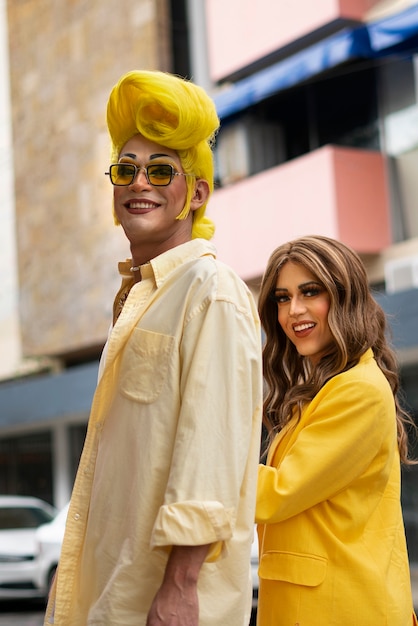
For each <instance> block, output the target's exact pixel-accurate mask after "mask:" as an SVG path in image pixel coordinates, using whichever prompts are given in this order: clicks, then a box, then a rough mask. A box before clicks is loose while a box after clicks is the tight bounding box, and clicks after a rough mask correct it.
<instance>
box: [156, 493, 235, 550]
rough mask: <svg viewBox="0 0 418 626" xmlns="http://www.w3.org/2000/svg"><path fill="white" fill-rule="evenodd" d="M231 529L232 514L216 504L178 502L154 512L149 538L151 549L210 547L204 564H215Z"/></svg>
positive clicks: (230, 535) (233, 517) (232, 523)
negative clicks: (153, 522) (209, 545)
mask: <svg viewBox="0 0 418 626" xmlns="http://www.w3.org/2000/svg"><path fill="white" fill-rule="evenodd" d="M234 526H235V510H234V509H226V508H225V507H224V506H223V504H221V503H220V502H216V501H213V502H212V501H210V502H208V501H206V502H201V501H197V500H196V501H195V500H189V501H186V502H178V503H174V504H169V505H164V506H162V507H161V508H160V510H159V512H158V516H157V519H156V521H155V524H154V529H153V532H152V535H151V548H153V549H157V548H165V549H166V548H169V547H171V546H203V545H207V544H211V548H210V550H209V553H208V555H207V557H206V561H207V562H210V561H216V560H217V559H218V558H220V557H221V556H222V555H223V553H224V551H225V542H226V541H227V540H228V539H231V537H232V533H233V530H234Z"/></svg>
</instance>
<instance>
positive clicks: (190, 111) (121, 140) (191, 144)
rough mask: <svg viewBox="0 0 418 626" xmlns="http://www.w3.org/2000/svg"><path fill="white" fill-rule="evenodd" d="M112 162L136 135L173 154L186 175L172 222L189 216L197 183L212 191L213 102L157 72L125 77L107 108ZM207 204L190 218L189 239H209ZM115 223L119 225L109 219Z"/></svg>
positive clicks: (215, 124) (211, 229) (215, 123)
mask: <svg viewBox="0 0 418 626" xmlns="http://www.w3.org/2000/svg"><path fill="white" fill-rule="evenodd" d="M107 125H108V129H109V134H110V139H111V143H112V146H111V150H112V153H111V159H112V163H116V162H117V160H118V158H119V154H120V151H121V149H122V148H123V146H124V145H125V143H126V142H127V141H128V140H129V139H131V138H132V137H134V136H135V135H137V134H138V133H140V134H141V135H143V136H144V137H146V138H147V139H149V140H150V141H154V142H155V143H158V144H160V145H162V146H165V147H166V148H171V149H172V150H175V151H176V152H177V154H178V155H179V158H180V161H181V164H182V168H183V170H184V172H185V173H186V174H193V176H187V177H186V183H187V195H186V202H185V205H184V207H183V210H182V211H181V213H180V214H179V215H178V216H177V219H185V218H186V217H187V215H188V214H189V210H190V201H191V198H192V195H193V190H194V184H195V181H196V179H198V178H203V179H205V180H206V181H207V182H208V184H209V188H210V192H212V191H213V178H214V167H213V153H212V146H213V142H214V139H215V133H216V131H217V129H218V127H219V118H218V115H217V113H216V108H215V104H214V102H213V100H212V99H211V98H210V97H209V96H208V95H207V93H206V92H205V90H204V89H202V87H199V86H197V85H195V84H193V83H191V82H190V81H187V80H184V79H182V78H179V77H177V76H174V75H172V74H167V73H165V72H158V71H145V70H143V71H132V72H128V73H127V74H125V75H124V76H122V78H121V79H120V80H119V82H118V83H117V84H116V85H115V86H114V87H113V89H112V91H111V93H110V96H109V101H108V105H107ZM206 205H207V202H206V203H205V204H204V205H203V206H201V207H200V208H199V209H197V210H196V211H195V212H194V216H193V229H192V238H193V239H195V238H196V237H202V238H204V239H211V237H212V236H213V234H214V232H215V226H214V224H213V222H212V221H211V220H210V219H209V218H208V217H206V215H205V210H206ZM114 218H115V223H116V224H118V223H119V222H118V220H117V217H116V215H115V214H114Z"/></svg>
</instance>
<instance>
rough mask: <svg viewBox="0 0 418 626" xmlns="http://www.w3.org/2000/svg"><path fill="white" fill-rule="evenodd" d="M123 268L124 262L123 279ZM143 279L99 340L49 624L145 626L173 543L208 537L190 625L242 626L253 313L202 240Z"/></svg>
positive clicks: (250, 506)
mask: <svg viewBox="0 0 418 626" xmlns="http://www.w3.org/2000/svg"><path fill="white" fill-rule="evenodd" d="M128 268H129V264H128V265H127V264H126V263H123V264H120V271H121V274H122V277H123V284H128V283H129V282H132V277H131V274H130V273H129V269H128ZM141 276H142V280H141V282H139V283H135V284H133V286H132V288H131V290H130V292H129V295H128V297H127V299H126V302H125V303H124V306H123V309H122V312H121V314H120V316H119V318H118V319H117V321H116V323H115V326H114V327H113V329H112V330H111V333H110V335H109V339H108V342H107V346H106V350H105V354H106V356H105V359H104V363H102V366H101V372H100V379H99V383H98V386H97V390H96V393H95V396H94V400H93V404H92V410H91V416H90V421H89V428H88V433H87V437H86V442H85V446H84V451H83V454H82V458H81V461H80V466H79V470H78V474H77V478H76V482H75V486H74V490H73V496H72V500H71V506H70V510H69V516H68V521H67V529H66V535H65V539H64V544H63V548H62V555H61V561H60V566H59V572H58V576H57V581H56V584H55V586H54V589H53V591H52V594H51V598H50V602H49V607H48V610H47V615H46V621H45V623H46V624H50V623H55V624H57V625H59V626H86V625H89V626H93V625H94V626H145V623H146V617H147V614H148V611H149V608H150V605H151V602H152V600H153V598H154V596H155V593H156V591H157V590H158V588H159V586H160V584H161V581H162V577H163V573H164V570H165V566H166V562H167V557H168V554H169V550H170V547H171V546H172V545H203V544H212V549H211V550H210V552H209V556H208V558H207V561H206V562H205V563H204V565H203V567H202V570H201V573H200V576H199V583H198V591H199V606H200V619H199V624H200V625H201V626H212V625H213V626H215V625H216V626H245V625H246V624H248V620H249V615H250V607H251V579H250V547H251V542H252V539H253V524H254V508H255V489H256V477H257V465H258V459H259V445H260V418H261V404H262V374H261V337H260V327H259V322H258V316H257V311H256V308H255V305H254V302H253V299H252V296H251V294H250V292H249V290H248V289H247V287H246V286H245V285H244V283H243V282H242V281H241V280H240V279H239V278H238V277H237V276H236V275H235V274H234V273H233V272H232V271H231V270H230V269H229V268H228V267H226V266H224V265H223V264H222V263H220V262H218V261H217V260H216V259H215V252H214V248H213V246H212V244H210V243H209V242H207V241H204V240H199V239H196V240H193V241H191V242H188V243H186V244H183V245H181V246H178V247H176V248H173V249H172V250H170V251H168V252H166V253H164V254H162V255H160V256H159V257H157V258H156V259H154V260H152V261H151V262H150V263H149V264H147V265H144V266H142V267H141ZM128 286H129V285H128Z"/></svg>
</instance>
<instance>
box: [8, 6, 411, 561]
mask: <svg viewBox="0 0 418 626" xmlns="http://www.w3.org/2000/svg"><path fill="white" fill-rule="evenodd" d="M314 5H315V6H314ZM0 7H2V22H1V20H0V22H1V23H2V24H3V26H4V28H3V29H2V30H1V29H0V39H1V41H0V45H2V49H3V50H4V51H5V52H7V55H2V56H1V58H2V59H7V58H8V61H7V62H3V61H2V63H3V65H2V66H1V67H0V80H1V81H2V84H3V85H4V87H5V89H2V90H0V92H1V93H2V94H3V96H2V98H3V101H2V102H0V108H1V110H0V113H1V116H0V124H1V126H0V136H1V139H2V141H3V142H4V146H5V150H3V155H4V156H3V158H5V159H6V161H7V162H6V164H5V165H4V167H3V168H1V169H2V171H0V175H3V176H4V177H5V187H4V189H6V190H7V194H6V195H7V199H6V200H7V201H6V202H5V205H4V206H5V207H7V208H6V209H5V216H4V220H3V222H4V224H5V225H6V227H7V229H8V230H7V231H6V229H4V232H8V233H9V236H8V238H7V241H6V240H5V241H4V242H2V243H3V245H2V250H1V251H0V274H1V276H2V279H3V280H2V282H3V284H7V290H6V291H5V298H4V299H3V298H2V303H1V305H0V315H2V322H3V323H2V325H1V328H0V342H1V345H2V350H1V355H0V378H2V380H3V382H2V383H1V384H0V406H1V407H2V408H1V409H0V477H1V479H0V480H1V481H2V483H3V484H2V485H1V487H0V491H3V492H14V493H27V492H31V493H36V495H40V496H41V497H44V498H46V499H47V500H50V501H53V502H54V503H55V504H56V505H58V506H62V505H63V504H64V503H65V501H66V500H67V499H68V497H69V494H70V491H71V485H72V480H73V477H74V473H75V470H76V466H77V461H78V456H79V454H80V450H81V446H82V441H83V437H84V433H85V428H86V423H87V419H88V412H89V406H90V402H91V398H92V395H93V392H94V387H95V380H96V376H97V361H98V358H99V354H100V351H101V349H102V346H103V344H104V342H105V339H106V335H107V330H108V325H109V321H110V312H111V305H112V301H113V294H114V292H115V290H116V288H117V286H118V275H117V271H116V262H117V261H118V260H119V259H121V258H125V257H126V256H128V255H129V249H128V247H127V245H126V241H125V238H124V237H123V235H122V233H121V232H120V231H119V230H118V229H117V228H115V227H114V226H113V223H112V213H111V190H110V189H109V183H108V181H107V180H105V177H104V176H103V172H104V171H105V170H106V168H107V165H108V158H109V146H108V138H107V133H106V128H105V105H106V101H107V96H108V93H109V91H110V88H111V87H112V85H113V84H114V83H115V82H116V80H117V79H118V77H119V76H120V75H121V74H122V73H123V72H125V71H128V70H130V69H135V68H138V67H141V68H144V69H162V70H168V71H175V72H176V73H179V74H181V75H184V76H187V77H191V78H192V79H193V80H195V82H197V83H199V84H202V85H203V86H205V87H206V88H208V89H209V90H210V91H211V93H212V95H213V97H214V99H215V102H216V105H217V109H218V112H219V115H220V118H221V130H220V132H219V135H218V139H217V146H216V171H217V181H216V182H217V188H216V191H215V193H214V195H213V198H212V200H211V202H210V205H209V214H210V215H211V217H212V218H213V219H214V221H215V223H216V226H217V230H216V234H215V240H214V241H215V244H216V246H217V248H218V256H219V258H220V259H222V260H223V261H225V262H226V263H228V264H230V265H231V266H232V267H234V269H236V271H237V272H238V273H239V274H240V275H241V277H242V278H243V279H244V280H246V281H247V283H248V284H249V285H250V286H251V287H252V289H253V290H254V293H255V294H256V293H257V289H258V285H259V283H260V279H261V275H262V273H263V270H264V267H265V264H266V261H267V259H268V257H269V255H270V253H271V251H272V250H273V248H275V247H276V246H277V245H279V244H280V243H282V242H284V241H286V240H288V239H291V238H294V237H298V236H301V235H305V234H313V233H316V234H324V235H328V236H331V237H335V238H337V239H340V240H341V241H343V242H345V243H347V244H348V245H351V246H352V247H353V248H354V249H355V250H357V251H358V252H359V253H360V254H361V256H362V258H363V259H364V261H365V263H366V266H367V268H368V271H369V276H370V282H371V284H372V285H373V286H374V287H375V288H376V297H377V298H378V299H379V301H380V302H381V303H382V306H383V307H384V308H385V310H386V311H387V312H388V313H389V314H390V315H391V320H392V329H393V341H394V344H395V346H396V349H397V351H398V355H399V360H400V364H401V368H402V380H403V386H404V390H405V395H406V401H407V404H408V406H409V408H410V409H411V411H412V412H413V413H414V415H415V416H417V415H418V393H417V389H418V385H417V377H418V330H417V324H416V321H417V319H418V311H417V309H418V211H417V207H416V198H417V197H418V193H417V192H418V189H417V187H418V176H417V175H416V172H417V166H418V101H417V94H418V82H417V80H418V74H417V57H416V52H417V51H418V3H417V2H408V1H402V0H316V1H315V3H312V0H298V1H297V2H290V1H288V0H277V1H276V2H272V1H271V0H259V1H258V2H257V6H256V7H254V3H252V2H250V1H249V0H239V1H238V0H228V2H227V3H226V2H221V0H206V2H205V1H204V0H188V1H184V2H183V1H175V0H173V1H172V2H169V1H168V0H138V1H137V2H135V3H127V4H126V5H125V3H124V4H123V10H121V9H120V7H121V4H120V2H119V0H106V2H98V0H91V1H90V2H88V3H87V2H83V0H72V1H71V2H68V0H37V1H36V2H35V1H34V0H9V1H8V2H7V5H6V4H4V0H3V3H0ZM10 128H11V129H12V132H9V134H8V130H9V129H10ZM2 210H3V209H2ZM10 242H12V243H10ZM417 453H418V451H417ZM416 477H417V474H416V471H415V470H411V471H408V472H405V475H404V508H405V519H406V524H407V534H408V543H409V548H410V554H411V560H412V561H413V562H416V563H417V564H418V540H417V539H418V537H417V533H418V488H417V487H416V486H415V484H416Z"/></svg>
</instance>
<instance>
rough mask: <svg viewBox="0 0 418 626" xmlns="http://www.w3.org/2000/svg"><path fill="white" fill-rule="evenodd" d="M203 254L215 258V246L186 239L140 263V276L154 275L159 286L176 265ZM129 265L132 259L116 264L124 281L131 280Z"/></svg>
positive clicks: (205, 241) (200, 240)
mask: <svg viewBox="0 0 418 626" xmlns="http://www.w3.org/2000/svg"><path fill="white" fill-rule="evenodd" d="M203 256H212V257H214V258H216V248H215V246H214V245H213V244H212V243H211V242H210V241H207V240H206V239H192V240H191V241H187V242H186V243H183V244H181V245H179V246H175V247H174V248H171V249H170V250H167V252H163V254H160V255H159V256H157V257H155V259H151V261H150V262H149V263H145V264H144V265H141V266H140V271H141V277H142V279H144V278H149V277H151V276H152V275H154V280H155V283H156V285H157V287H160V286H161V285H162V284H163V282H164V280H165V279H166V277H167V276H168V275H169V274H171V272H172V271H173V270H175V269H176V268H177V267H179V266H180V265H183V264H184V263H186V262H188V261H193V260H194V259H198V258H200V257H203ZM131 267H132V259H127V260H126V261H121V262H120V263H119V265H118V269H119V273H120V275H121V276H122V279H123V280H124V282H125V281H126V282H130V281H132V282H133V276H132V272H131V271H130V268H131Z"/></svg>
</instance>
